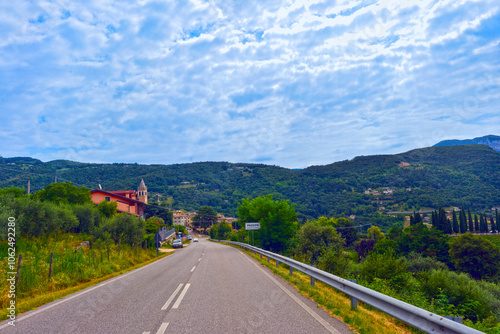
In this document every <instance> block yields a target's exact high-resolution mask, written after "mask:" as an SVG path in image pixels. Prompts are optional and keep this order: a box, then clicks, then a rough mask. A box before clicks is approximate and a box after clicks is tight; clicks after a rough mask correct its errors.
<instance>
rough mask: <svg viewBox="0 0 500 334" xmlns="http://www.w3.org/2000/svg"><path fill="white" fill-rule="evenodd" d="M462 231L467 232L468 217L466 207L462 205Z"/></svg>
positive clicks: (460, 217)
mask: <svg viewBox="0 0 500 334" xmlns="http://www.w3.org/2000/svg"><path fill="white" fill-rule="evenodd" d="M459 219H460V233H465V232H467V217H466V216H465V209H464V207H463V205H462V209H461V210H460V216H459Z"/></svg>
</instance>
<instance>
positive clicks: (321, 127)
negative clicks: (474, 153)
mask: <svg viewBox="0 0 500 334" xmlns="http://www.w3.org/2000/svg"><path fill="white" fill-rule="evenodd" d="M499 106H500V3H499V2H498V1H497V0H479V1H467V0H442V1H430V0H429V1H428V0H419V1H399V0H389V1H342V0H337V1H334V0H327V1H323V0H311V1H298V0H297V1H294V0H289V1H279V0H275V1H257V0H247V1H242V0H239V1H234V0H208V1H205V0H191V1H188V0H181V1H148V0H142V1H113V0H108V1H104V0H94V1H92V0H89V1H74V0H72V1H69V0H52V1H46V0H38V1H25V0H20V1H0V130H1V131H0V144H1V145H0V155H1V156H3V157H13V156H31V157H35V158H38V159H41V160H43V161H48V160H54V159H68V160H74V161H82V162H138V163H145V164H150V163H162V164H171V163H181V162H194V161H230V162H257V163H265V164H273V165H279V166H283V167H289V168H302V167H306V166H309V165H318V164H328V163H332V162H335V161H339V160H345V159H351V158H353V157H355V156H358V155H372V154H385V153H399V152H404V151H408V150H410V149H414V148H419V147H426V146H432V145H433V144H435V143H437V142H439V141H441V140H444V139H452V138H454V139H465V138H473V137H478V136H483V135H488V134H496V135H500V108H499Z"/></svg>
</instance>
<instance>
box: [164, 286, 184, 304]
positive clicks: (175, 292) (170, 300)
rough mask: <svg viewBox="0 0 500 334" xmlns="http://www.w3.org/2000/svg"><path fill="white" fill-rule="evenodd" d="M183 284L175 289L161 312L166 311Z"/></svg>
mask: <svg viewBox="0 0 500 334" xmlns="http://www.w3.org/2000/svg"><path fill="white" fill-rule="evenodd" d="M183 285H184V284H182V283H181V284H179V286H178V287H177V289H175V291H174V293H172V295H171V296H170V298H169V299H168V300H167V302H166V303H165V305H163V307H162V308H161V309H162V311H163V310H166V309H167V308H168V305H170V303H171V302H172V300H174V298H175V296H176V295H177V293H178V292H179V290H180V289H181V288H182V286H183Z"/></svg>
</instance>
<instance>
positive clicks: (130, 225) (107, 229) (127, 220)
mask: <svg viewBox="0 0 500 334" xmlns="http://www.w3.org/2000/svg"><path fill="white" fill-rule="evenodd" d="M145 233H146V229H145V222H144V220H142V219H141V218H140V217H136V216H132V215H129V214H126V213H120V214H117V215H116V216H114V217H113V218H111V219H109V220H107V221H106V222H105V223H104V224H102V225H101V228H100V229H99V232H98V235H97V236H98V237H100V238H101V239H103V240H104V239H105V238H103V236H105V235H109V236H110V237H111V238H112V239H113V241H114V242H115V245H116V244H118V243H121V242H124V243H128V244H130V245H132V244H137V243H139V242H141V241H142V240H144V236H145Z"/></svg>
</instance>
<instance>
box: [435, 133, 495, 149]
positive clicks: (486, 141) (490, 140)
mask: <svg viewBox="0 0 500 334" xmlns="http://www.w3.org/2000/svg"><path fill="white" fill-rule="evenodd" d="M474 144H476V145H477V144H479V145H488V146H489V147H491V148H492V149H494V150H495V151H497V152H500V136H494V135H489V136H484V137H477V138H474V139H464V140H458V139H451V140H443V141H440V142H439V143H437V144H436V145H434V146H457V145H474Z"/></svg>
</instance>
